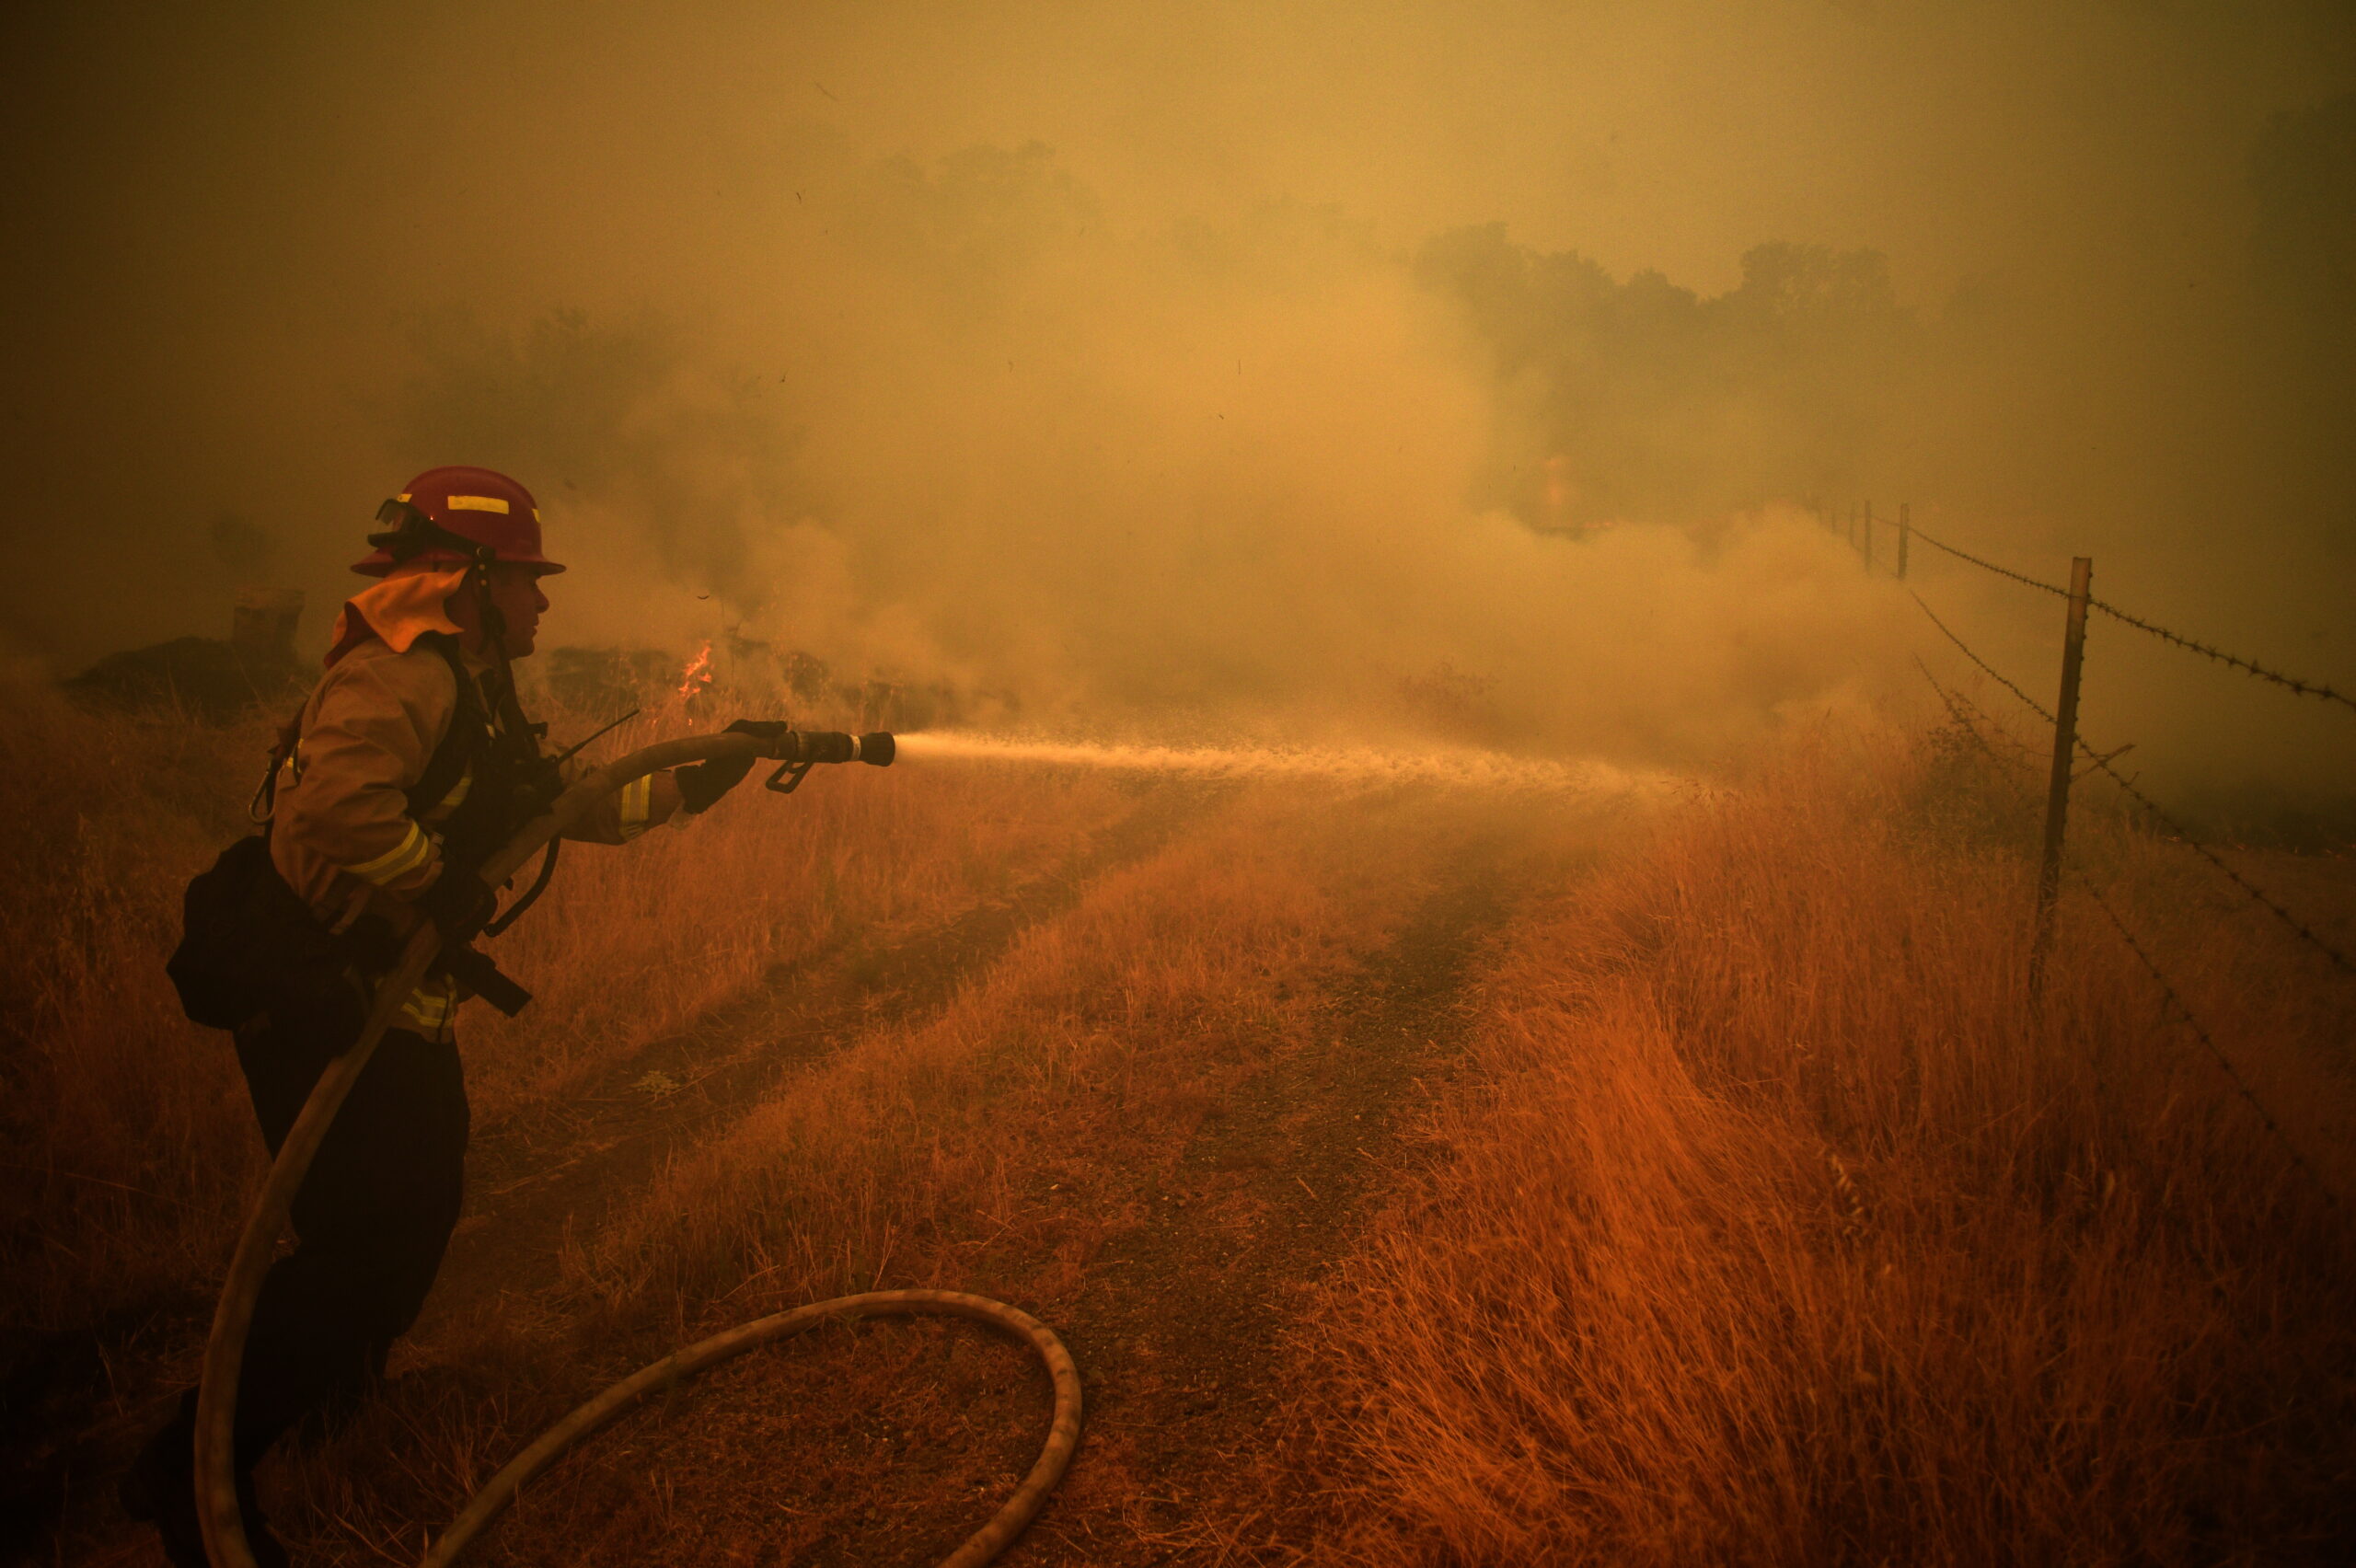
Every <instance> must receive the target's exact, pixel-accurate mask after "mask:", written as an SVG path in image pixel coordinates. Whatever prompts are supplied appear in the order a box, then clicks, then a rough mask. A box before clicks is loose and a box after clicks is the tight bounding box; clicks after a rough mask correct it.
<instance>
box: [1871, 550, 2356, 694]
mask: <svg viewBox="0 0 2356 1568" xmlns="http://www.w3.org/2000/svg"><path fill="white" fill-rule="evenodd" d="M1908 531H1909V532H1910V533H1911V534H1912V535H1913V536H1914V537H1916V538H1918V539H1920V540H1922V541H1923V543H1924V544H1926V545H1929V546H1930V547H1931V548H1933V549H1937V550H1945V551H1946V553H1947V554H1949V555H1951V556H1953V557H1955V558H1956V559H1958V560H1965V561H1969V562H1970V563H1971V564H1972V565H1974V566H1976V567H1979V568H1980V569H1981V570H1982V571H1992V572H1994V573H1995V574H1996V575H1997V576H1999V577H2009V578H2011V579H2012V580H2013V581H2014V582H2021V583H2026V584H2027V585H2028V586H2029V587H2031V588H2038V589H2042V590H2043V591H2044V592H2046V593H2048V594H2059V595H2061V597H2062V598H2064V599H2066V598H2068V597H2069V596H2070V591H2069V590H2068V589H2067V588H2061V587H2056V586H2055V585H2054V584H2052V583H2050V582H2040V581H2039V580H2038V579H2037V578H2034V577H2031V576H2028V575H2027V573H2025V572H2019V571H2013V570H2012V569H2011V568H2010V567H2004V566H1998V565H1997V564H1996V563H1995V562H1994V561H1992V560H1982V559H1980V558H1979V557H1978V556H1976V555H1972V554H1971V553H1969V551H1966V550H1959V549H1958V548H1955V547H1954V546H1953V545H1950V544H1948V543H1947V542H1946V541H1945V540H1944V539H1940V538H1937V537H1935V536H1932V535H1930V534H1926V533H1924V532H1923V530H1922V529H1920V528H1910V529H1909V530H1908ZM2086 607H2087V608H2088V609H2092V610H2100V611H2101V612H2102V613H2103V614H2105V615H2107V616H2108V617H2111V618H2112V619H2113V620H2116V621H2119V622H2122V623H2124V624H2125V625H2128V626H2131V627H2133V628H2135V629H2136V630H2138V631H2142V632H2148V633H2150V634H2151V635H2152V636H2154V637H2156V638H2158V639H2159V640H2161V641H2163V642H2167V643H2172V644H2174V645H2175V646H2177V647H2178V648H2181V649H2184V650H2186V651H2188V652H2192V653H2198V654H2200V655H2201V656H2202V657H2203V658H2206V659H2213V660H2215V661H2216V662H2217V663H2220V664H2224V665H2227V666H2229V667H2231V668H2233V669H2236V670H2239V671H2241V672H2243V673H2244V674H2249V675H2254V676H2256V677H2257V678H2258V679H2259V680H2262V681H2271V682H2272V683H2273V684H2274V685H2276V686H2281V687H2282V688H2283V689H2284V690H2286V691H2288V692H2290V693H2292V695H2293V696H2296V697H2312V698H2318V699H2319V700H2321V701H2324V702H2336V703H2339V705H2340V706H2341V707H2343V708H2346V709H2350V710H2351V711H2356V697H2350V696H2349V695H2348V694H2347V693H2346V692H2343V691H2339V690H2337V689H2335V688H2334V687H2332V686H2327V685H2326V684H2325V683H2324V682H2322V681H2311V680H2307V679H2305V678H2304V677H2302V676H2299V675H2291V674H2283V673H2282V672H2281V671H2280V670H2273V669H2269V668H2268V667H2267V666H2265V665H2264V664H2261V663H2258V661H2257V660H2255V659H2245V658H2243V657H2242V656H2241V655H2240V654H2238V653H2228V652H2226V651H2224V650H2223V649H2222V648H2219V647H2217V646H2216V645H2215V644H2213V643H2209V642H2203V641H2201V640H2200V639H2199V638H2197V637H2187V636H2186V635H2185V634H2184V633H2182V632H2180V631H2171V630H2169V629H2168V628H2166V627H2164V626H2160V625H2158V624H2156V623H2154V622H2152V621H2148V620H2145V619H2144V618H2143V617H2142V616H2139V615H2134V614H2131V613H2130V612H2129V611H2126V610H2122V609H2120V608H2119V606H2118V605H2113V604H2108V603H2106V602H2105V601H2103V600H2101V599H2096V598H2089V599H2087V601H2086Z"/></svg>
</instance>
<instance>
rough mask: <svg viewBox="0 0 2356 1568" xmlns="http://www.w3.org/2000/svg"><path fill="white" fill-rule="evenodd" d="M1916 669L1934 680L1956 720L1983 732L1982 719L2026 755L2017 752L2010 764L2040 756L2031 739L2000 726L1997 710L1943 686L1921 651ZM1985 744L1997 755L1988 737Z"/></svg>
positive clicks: (1990, 751) (1982, 740) (1947, 709)
mask: <svg viewBox="0 0 2356 1568" xmlns="http://www.w3.org/2000/svg"><path fill="white" fill-rule="evenodd" d="M1915 669H1918V671H1923V678H1925V680H1930V690H1934V692H1939V699H1941V701H1944V704H1946V711H1948V713H1951V716H1953V718H1956V722H1960V725H1965V728H1968V730H1972V732H1974V734H1979V730H1977V728H1972V718H1977V721H1979V722H1981V725H1986V728H1989V730H1993V732H1995V737H1998V739H2003V742H2005V744H2007V746H2012V749H2015V751H2021V754H2024V755H2016V758H2010V763H2007V766H2019V763H2024V760H2033V755H2036V749H2033V746H2031V744H2028V742H2024V739H2021V737H2019V734H2012V732H2010V730H2005V728H2003V725H2000V722H1995V716H1993V713H1989V711H1986V709H1984V707H1979V704H1977V701H1972V699H1969V697H1965V695H1962V692H1960V690H1953V687H1946V686H1939V678H1936V675H1932V674H1930V664H1923V657H1920V654H1915ZM1981 746H1984V749H1989V755H1995V749H1993V746H1989V744H1986V739H1981ZM1998 760H2007V758H1998Z"/></svg>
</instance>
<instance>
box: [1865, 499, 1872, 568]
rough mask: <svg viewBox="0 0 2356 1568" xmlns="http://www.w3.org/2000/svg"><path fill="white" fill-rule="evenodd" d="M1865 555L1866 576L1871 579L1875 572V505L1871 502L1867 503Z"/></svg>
mask: <svg viewBox="0 0 2356 1568" xmlns="http://www.w3.org/2000/svg"><path fill="white" fill-rule="evenodd" d="M1863 554H1864V555H1865V575H1866V576H1868V577H1871V576H1872V575H1873V571H1874V503H1873V502H1870V501H1869V502H1865V545H1864V547H1863Z"/></svg>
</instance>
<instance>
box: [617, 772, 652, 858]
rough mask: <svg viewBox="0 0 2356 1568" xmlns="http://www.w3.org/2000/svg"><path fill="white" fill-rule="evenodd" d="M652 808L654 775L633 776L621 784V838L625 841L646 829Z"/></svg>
mask: <svg viewBox="0 0 2356 1568" xmlns="http://www.w3.org/2000/svg"><path fill="white" fill-rule="evenodd" d="M653 810H654V775H653V774H652V773H650V774H647V775H646V776H645V777H644V778H633V779H631V780H630V781H629V783H627V784H625V785H623V786H622V838H623V840H624V841H625V842H627V841H629V839H632V838H636V837H637V836H639V835H640V834H641V833H644V832H645V831H646V819H647V817H648V816H649V815H650V814H652V813H653Z"/></svg>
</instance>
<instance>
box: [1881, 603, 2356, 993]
mask: <svg viewBox="0 0 2356 1568" xmlns="http://www.w3.org/2000/svg"><path fill="white" fill-rule="evenodd" d="M1906 592H1907V594H1908V596H1909V597H1911V599H1913V601H1914V602H1915V603H1916V604H1917V605H1922V606H1923V614H1924V615H1926V616H1929V617H1931V624H1932V625H1933V626H1935V627H1937V628H1939V630H1940V631H1942V632H1944V633H1946V640H1948V641H1949V642H1952V643H1954V644H1955V645H1956V647H1957V648H1958V649H1960V650H1961V651H1962V652H1963V656H1964V657H1965V658H1967V659H1969V660H1970V661H1971V662H1972V663H1975V664H1977V665H1979V666H1980V668H1981V670H1983V671H1985V672H1986V673H1987V674H1988V675H1989V677H1990V678H1991V679H1992V680H1994V681H1995V682H1996V683H1997V684H1998V685H1999V686H2003V687H2004V689H2005V690H2006V691H2009V692H2011V693H2012V694H2013V695H2014V696H2015V697H2017V698H2020V699H2021V701H2023V702H2024V703H2027V705H2028V707H2029V709H2031V710H2032V711H2033V712H2035V713H2036V714H2037V716H2038V718H2040V719H2042V720H2044V721H2046V722H2047V723H2049V724H2052V723H2057V722H2059V721H2057V720H2056V719H2055V718H2054V717H2053V715H2052V714H2050V713H2049V712H2047V711H2046V710H2045V708H2044V705H2043V704H2041V703H2039V702H2038V700H2037V698H2033V697H2031V696H2029V694H2028V693H2027V692H2025V691H2023V690H2022V689H2021V688H2020V687H2018V686H2015V685H2014V684H2013V683H2012V682H2011V681H2009V680H2006V679H2005V678H2004V675H2002V674H1999V673H1998V672H1997V670H1996V669H1995V667H1994V666H1993V665H1992V664H1990V663H1988V661H1987V660H1985V659H1982V658H1981V656H1980V655H1979V654H1977V653H1974V652H1973V651H1971V647H1970V645H1969V643H1967V642H1965V641H1964V640H1963V639H1962V638H1960V637H1958V636H1957V635H1956V634H1955V633H1954V631H1953V630H1951V629H1950V628H1948V626H1947V623H1946V622H1945V621H1943V620H1941V619H1940V618H1939V617H1938V613H1937V612H1936V611H1934V610H1933V609H1932V608H1931V606H1930V605H1927V604H1923V595H1922V594H1917V593H1915V592H1914V591H1913V590H1912V589H1911V588H1909V589H1908V590H1907V591H1906ZM2071 739H2072V740H2073V741H2074V742H2075V743H2076V745H2077V748H2078V750H2079V751H2081V752H2084V753H2085V755H2086V758H2087V760H2088V761H2090V762H2092V763H2093V764H2094V765H2095V766H2096V767H2098V768H2100V769H2101V770H2102V771H2103V773H2104V774H2106V775H2107V776H2108V778H2109V779H2110V781H2111V782H2112V783H2114V784H2116V785H2118V786H2119V789H2120V790H2123V791H2125V793H2126V794H2127V796H2128V797H2129V798H2130V799H2131V800H2132V801H2135V803H2136V804H2137V805H2140V806H2142V808H2143V809H2144V810H2145V811H2147V812H2149V813H2152V819H2153V820H2154V822H2157V823H2158V824H2160V825H2161V826H2162V827H2164V828H2165V829H2166V830H2167V831H2168V832H2169V833H2170V834H2172V835H2174V836H2175V837H2176V838H2177V842H2179V843H2181V844H2182V845H2183V846H2184V847H2186V848H2188V849H2189V850H2191V851H2192V852H2193V853H2194V854H2196V855H2198V856H2200V858H2201V859H2204V860H2206V861H2208V862H2209V863H2210V864H2211V865H2212V866H2214V867H2216V868H2217V870H2220V871H2222V872H2223V873H2224V875H2225V880H2226V881H2228V882H2232V883H2233V884H2234V885H2235V887H2237V888H2240V889H2241V890H2242V892H2244V893H2246V894H2248V895H2249V896H2250V898H2251V899H2253V900H2254V901H2256V902H2257V904H2258V905H2259V906H2260V907H2261V908H2263V909H2265V910H2266V911H2267V912H2268V913H2269V914H2270V915H2272V916H2273V917H2275V918H2276V919H2278V920H2280V921H2281V922H2282V924H2283V925H2284V926H2285V927H2287V928H2289V929H2290V931H2291V933H2292V935H2294V936H2296V937H2297V938H2299V940H2302V941H2304V942H2305V943H2306V944H2307V945H2308V946H2309V947H2312V948H2314V949H2315V950H2316V951H2317V952H2319V953H2321V954H2323V955H2324V957H2326V958H2327V959H2329V960H2331V962H2332V963H2333V964H2334V965H2335V966H2336V967H2337V968H2338V969H2339V971H2340V972H2341V973H2342V974H2356V962H2350V959H2349V958H2348V956H2347V955H2346V954H2345V953H2343V952H2341V951H2339V949H2338V948H2335V947H2333V946H2332V945H2331V944H2330V943H2329V942H2327V941H2325V940H2323V939H2322V938H2321V937H2319V936H2317V935H2316V933H2315V932H2314V931H2313V930H2311V929H2309V928H2308V927H2307V924H2306V922H2304V920H2301V919H2300V918H2299V917H2297V916H2295V915H2293V914H2292V913H2291V912H2290V911H2289V910H2288V909H2285V908H2283V907H2282V905H2280V904H2277V903H2275V902H2274V900H2273V899H2272V898H2271V897H2270V896H2269V895H2268V894H2267V893H2266V891H2265V890H2264V889H2262V888H2260V887H2258V886H2257V885H2256V884H2255V883H2253V882H2250V880H2249V879H2248V878H2246V877H2245V876H2243V875H2242V874H2241V873H2240V872H2239V871H2237V870H2234V868H2233V867H2231V866H2229V865H2227V864H2226V863H2225V862H2224V860H2223V859H2221V858H2219V856H2218V855H2217V853H2216V851H2214V850H2212V849H2211V848H2210V847H2208V846H2207V845H2206V844H2203V843H2201V842H2200V840H2199V839H2198V838H2196V837H2194V836H2193V835H2192V832H2191V830H2190V829H2189V828H2187V827H2186V826H2185V825H2184V824H2181V823H2179V822H2177V820H2176V819H2175V818H2174V817H2172V816H2170V815H2168V813H2166V812H2165V811H2162V810H2161V809H2160V805H2159V802H2158V801H2154V800H2153V799H2152V797H2151V796H2149V795H2146V794H2145V793H2143V791H2142V790H2139V789H2137V788H2136V787H2135V786H2134V784H2133V783H2132V782H2131V780H2130V779H2129V778H2128V777H2127V776H2126V775H2125V774H2123V773H2121V772H2119V769H2117V768H2115V767H2111V765H2110V758H2109V757H2108V756H2106V755H2103V754H2101V753H2099V752H2097V751H2096V750H2095V748H2094V747H2092V746H2090V745H2088V744H2086V741H2085V736H2083V735H2073V736H2072V737H2071Z"/></svg>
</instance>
